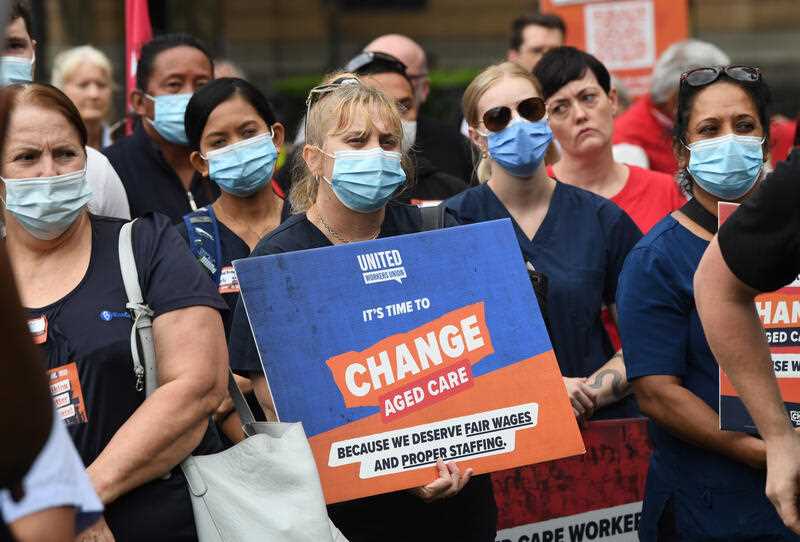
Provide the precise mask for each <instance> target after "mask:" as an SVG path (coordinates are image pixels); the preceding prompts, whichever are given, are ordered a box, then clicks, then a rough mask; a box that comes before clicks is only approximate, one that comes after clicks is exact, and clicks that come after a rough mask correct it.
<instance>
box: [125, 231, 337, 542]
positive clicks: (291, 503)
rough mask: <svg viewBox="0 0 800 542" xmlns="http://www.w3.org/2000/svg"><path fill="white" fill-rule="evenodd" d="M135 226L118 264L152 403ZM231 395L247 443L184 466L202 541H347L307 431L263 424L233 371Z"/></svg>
mask: <svg viewBox="0 0 800 542" xmlns="http://www.w3.org/2000/svg"><path fill="white" fill-rule="evenodd" d="M132 226H133V222H129V223H127V224H125V225H124V226H123V227H122V230H121V231H120V237H119V260H120V269H121V271H122V278H123V282H124V283H125V291H126V294H127V296H128V304H127V308H128V309H129V310H131V311H132V312H133V316H134V324H133V329H132V330H131V353H132V355H133V364H134V371H135V373H136V375H137V377H138V378H140V379H141V378H142V377H143V378H144V381H145V389H146V394H147V395H148V396H149V395H150V394H151V393H152V392H153V391H154V390H155V389H156V387H157V386H158V378H157V365H156V359H155V347H154V344H153V335H152V315H153V312H152V311H151V310H150V307H148V306H147V305H146V304H145V302H144V300H143V298H142V291H141V287H140V286H139V274H138V272H137V270H136V262H135V260H134V256H133V245H132V239H131V232H132ZM137 339H138V343H139V345H140V346H141V351H142V355H143V357H144V366H142V363H141V361H140V359H139V348H138V347H137ZM228 391H229V393H230V395H231V398H232V399H233V402H234V405H235V406H236V410H237V412H238V413H239V416H240V418H241V420H242V423H243V429H244V432H245V435H247V436H246V438H245V439H244V440H243V441H242V442H240V443H238V444H236V445H235V446H233V447H232V448H229V449H228V450H225V451H223V452H220V453H217V454H210V455H198V456H191V455H190V456H189V457H188V458H186V460H184V461H183V463H181V468H182V470H183V473H184V475H185V476H186V480H187V482H188V485H189V493H190V496H191V499H192V509H193V511H194V519H195V525H196V527H197V535H198V538H199V540H200V542H251V541H252V542H256V541H258V542H262V541H273V540H274V541H281V542H312V541H313V542H342V541H344V542H346V540H347V539H346V538H345V537H344V536H343V535H342V534H341V533H340V532H339V530H338V529H337V528H336V527H335V526H334V525H333V523H331V522H330V520H329V519H328V516H327V511H326V509H325V499H324V498H323V495H322V487H321V485H320V481H319V474H318V473H317V467H316V464H315V463H314V456H313V454H312V453H311V448H310V446H309V445H308V439H306V435H305V431H303V426H302V424H300V423H271V422H256V421H255V419H254V418H253V413H252V412H251V411H250V407H249V406H248V405H247V401H245V399H244V396H243V395H242V392H241V390H239V387H238V386H237V385H236V381H235V380H234V379H233V375H232V374H231V372H230V370H229V371H228Z"/></svg>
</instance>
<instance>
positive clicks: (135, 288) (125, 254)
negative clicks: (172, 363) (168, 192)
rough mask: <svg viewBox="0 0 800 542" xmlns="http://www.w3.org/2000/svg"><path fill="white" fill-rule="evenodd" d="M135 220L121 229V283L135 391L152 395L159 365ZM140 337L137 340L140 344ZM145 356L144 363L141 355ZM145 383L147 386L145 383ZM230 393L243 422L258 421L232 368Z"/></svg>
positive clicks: (229, 374)
mask: <svg viewBox="0 0 800 542" xmlns="http://www.w3.org/2000/svg"><path fill="white" fill-rule="evenodd" d="M134 222H136V220H133V221H132V222H128V223H126V224H124V225H123V226H122V229H121V230H120V232H119V265H120V271H121V272H122V282H123V283H124V284H125V294H126V295H127V296H128V302H127V303H126V305H125V307H126V308H127V309H128V310H129V311H131V313H132V314H133V326H132V328H131V355H132V357H133V371H134V373H135V374H136V390H137V391H142V389H144V390H145V394H146V395H147V396H150V394H152V393H153V392H154V391H155V390H156V388H157V387H158V366H157V364H156V350H155V344H154V343H153V311H152V309H151V308H150V306H149V305H147V304H146V303H145V301H144V298H143V296H142V288H141V286H140V285H139V271H138V270H137V269H136V259H135V257H134V255H133V235H132V233H133V224H134ZM137 338H138V343H137ZM140 346H141V356H142V357H144V364H142V362H141V359H140V356H139V352H140V350H139V348H140ZM143 384H144V386H143ZM228 392H229V393H230V395H231V399H233V404H234V406H235V407H236V411H237V412H238V413H239V418H240V419H241V420H242V424H245V425H246V424H248V423H253V422H255V417H254V416H253V412H252V411H251V410H250V406H249V405H248V404H247V401H246V400H245V398H244V395H242V391H241V390H240V389H239V386H238V385H237V384H236V380H234V378H233V373H231V370H230V368H229V369H228Z"/></svg>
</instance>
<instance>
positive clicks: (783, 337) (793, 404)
mask: <svg viewBox="0 0 800 542" xmlns="http://www.w3.org/2000/svg"><path fill="white" fill-rule="evenodd" d="M738 206H739V205H738V204H737V203H727V202H720V203H719V213H718V216H719V223H720V225H721V224H722V223H723V222H725V220H727V219H728V217H730V216H731V214H733V212H734V211H735V210H736V208H737V207H738ZM755 303H756V312H757V313H758V316H759V318H760V319H761V324H762V325H763V326H764V332H765V333H766V335H767V341H768V342H769V350H770V352H771V354H772V366H773V370H774V371H775V378H777V380H778V388H779V389H780V391H781V397H783V401H784V405H785V406H786V411H787V412H788V414H789V419H790V420H792V423H793V424H794V426H795V427H799V426H800V277H795V280H794V281H792V282H791V283H790V284H789V285H787V286H785V287H783V288H781V289H780V290H777V291H775V292H772V293H768V294H761V295H759V296H757V297H756V298H755ZM719 422H720V428H721V429H725V430H728V431H745V432H748V433H756V432H757V430H756V425H755V423H754V422H753V419H752V418H751V417H750V414H749V413H748V412H747V409H746V408H745V406H744V403H743V402H742V400H741V399H739V394H738V393H736V388H734V387H733V384H732V383H731V381H730V379H729V378H728V376H727V375H726V374H725V373H724V372H723V370H722V369H720V370H719Z"/></svg>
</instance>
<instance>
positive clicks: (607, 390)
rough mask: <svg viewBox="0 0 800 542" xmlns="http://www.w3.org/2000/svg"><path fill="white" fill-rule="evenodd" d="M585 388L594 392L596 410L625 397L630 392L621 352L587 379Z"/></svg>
mask: <svg viewBox="0 0 800 542" xmlns="http://www.w3.org/2000/svg"><path fill="white" fill-rule="evenodd" d="M586 386H588V387H589V388H591V389H592V390H594V392H595V397H596V399H597V408H603V407H604V406H608V405H611V404H614V403H616V402H617V401H619V400H620V399H622V398H624V397H627V396H628V395H629V394H630V393H631V391H632V390H631V386H630V384H629V383H628V378H627V377H626V374H625V360H624V359H623V358H622V350H620V351H619V352H617V353H616V354H614V355H613V356H612V357H611V359H610V360H608V361H607V362H606V363H605V365H603V366H602V367H600V368H599V369H598V370H597V371H595V372H594V373H593V374H592V375H591V376H590V377H589V378H587V379H586Z"/></svg>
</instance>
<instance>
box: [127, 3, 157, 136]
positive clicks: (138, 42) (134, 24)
mask: <svg viewBox="0 0 800 542" xmlns="http://www.w3.org/2000/svg"><path fill="white" fill-rule="evenodd" d="M152 37H153V28H152V26H151V25H150V12H149V10H148V9H147V0H125V74H126V85H125V91H126V92H125V111H127V112H130V111H131V91H132V90H133V89H135V88H136V67H137V65H138V64H139V54H140V52H141V50H142V45H144V44H145V43H147V42H148V41H150V40H151V39H152ZM132 131H133V122H132V120H131V119H130V118H128V121H127V123H126V129H125V132H126V133H128V134H130V133H131V132H132Z"/></svg>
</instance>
